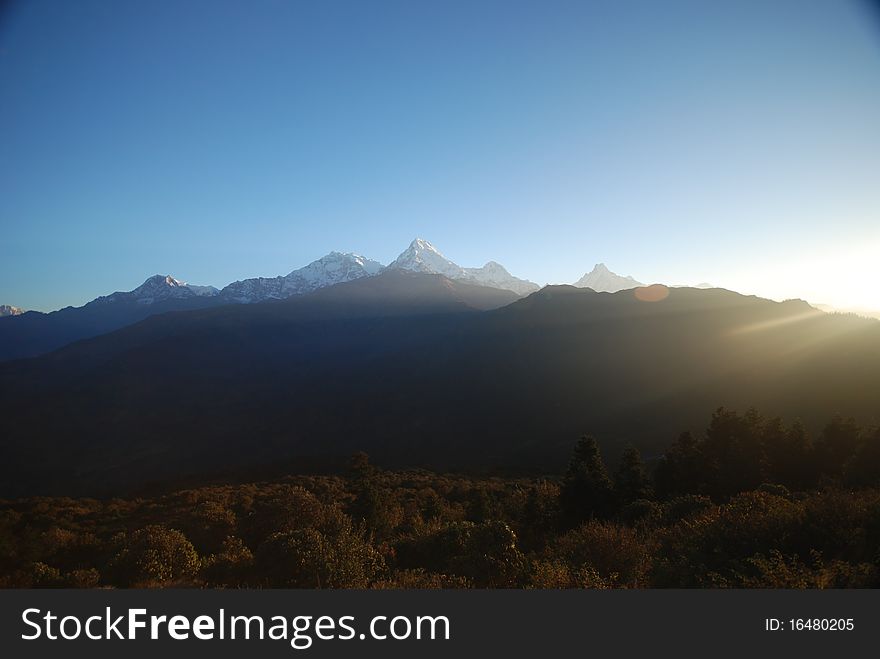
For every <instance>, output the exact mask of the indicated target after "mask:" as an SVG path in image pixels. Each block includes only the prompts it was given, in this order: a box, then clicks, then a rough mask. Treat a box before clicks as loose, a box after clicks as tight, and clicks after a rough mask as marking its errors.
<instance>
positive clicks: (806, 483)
mask: <svg viewBox="0 0 880 659" xmlns="http://www.w3.org/2000/svg"><path fill="white" fill-rule="evenodd" d="M0 587H4V588H32V587H33V588H53V587H56V588H57V587H62V588H103V587H109V588H129V587H139V588H163V587H187V588H357V589H363V588H380V589H382V588H384V589H387V588H599V589H604V588H872V587H873V588H876V587H880V429H878V428H870V429H865V428H860V427H859V426H858V425H857V424H856V422H855V421H854V420H853V419H849V418H843V417H835V418H833V419H831V420H830V421H829V422H828V423H827V424H826V425H825V427H824V429H823V430H822V431H821V432H820V433H818V434H816V436H815V437H811V436H810V435H809V433H808V432H807V431H806V430H805V428H804V426H803V425H802V424H800V423H799V422H797V421H795V422H792V423H786V422H784V421H782V420H781V419H779V418H773V417H767V416H764V415H762V414H760V413H759V412H758V411H756V410H748V411H746V412H742V413H740V412H736V411H733V410H729V409H724V408H719V409H718V410H716V411H715V412H714V413H713V414H712V415H711V419H710V421H709V423H708V426H707V428H706V429H705V432H704V433H703V434H701V435H692V434H690V433H683V434H681V435H680V436H679V437H677V438H675V439H674V441H672V442H671V444H670V445H669V447H668V448H667V450H666V451H665V452H664V453H662V455H657V456H648V457H646V458H643V457H642V456H641V455H640V454H639V452H638V451H637V450H635V449H633V448H629V449H627V450H626V451H624V452H623V455H622V457H621V459H620V460H619V461H617V463H616V464H614V465H606V463H605V461H604V460H603V457H602V453H601V451H600V443H599V442H598V441H597V439H596V438H593V437H590V436H584V437H582V438H581V439H580V440H579V441H578V442H577V443H576V445H575V446H574V449H573V451H572V454H571V458H570V462H569V465H568V467H567V469H566V470H565V472H564V473H561V474H555V475H551V474H548V475H546V476H544V477H542V478H524V477H514V476H510V477H502V476H492V477H488V476H483V475H475V474H464V473H435V472H431V471H427V470H384V469H381V468H379V467H377V466H375V465H373V464H371V462H370V459H369V457H368V456H367V455H366V454H364V453H357V454H355V455H353V456H352V458H351V461H350V464H349V466H348V469H347V471H346V472H345V473H340V474H328V475H320V476H318V475H291V476H287V477H284V478H281V479H276V480H274V481H271V482H255V483H232V484H223V485H217V484H206V485H204V486H200V487H193V488H189V489H185V490H180V491H174V492H169V493H165V494H161V495H156V496H151V497H142V498H125V499H122V498H113V499H103V500H99V499H90V498H67V497H29V498H20V499H9V500H3V501H0Z"/></svg>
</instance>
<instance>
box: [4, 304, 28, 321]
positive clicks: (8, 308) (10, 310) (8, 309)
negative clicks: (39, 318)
mask: <svg viewBox="0 0 880 659" xmlns="http://www.w3.org/2000/svg"><path fill="white" fill-rule="evenodd" d="M23 313H24V309H19V308H18V307H13V306H12V305H9V304H0V318H4V317H5V316H20V315H21V314H23Z"/></svg>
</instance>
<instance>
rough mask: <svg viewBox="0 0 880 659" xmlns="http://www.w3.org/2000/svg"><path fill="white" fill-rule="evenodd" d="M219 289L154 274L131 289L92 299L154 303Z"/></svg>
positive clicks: (199, 294)
mask: <svg viewBox="0 0 880 659" xmlns="http://www.w3.org/2000/svg"><path fill="white" fill-rule="evenodd" d="M217 293H218V291H217V289H216V288H214V287H213V286H193V285H192V284H187V283H186V282H185V281H181V280H180V279H176V278H175V277H172V276H171V275H153V276H152V277H147V279H146V280H145V281H144V283H143V284H141V285H140V286H138V287H137V288H135V289H134V290H131V291H116V292H115V293H111V294H110V295H105V296H103V297H99V298H97V299H95V300H92V302H90V303H89V304H93V303H96V302H100V303H107V302H136V303H137V304H153V303H154V302H161V301H163V300H170V299H182V298H191V297H213V296H214V295H217Z"/></svg>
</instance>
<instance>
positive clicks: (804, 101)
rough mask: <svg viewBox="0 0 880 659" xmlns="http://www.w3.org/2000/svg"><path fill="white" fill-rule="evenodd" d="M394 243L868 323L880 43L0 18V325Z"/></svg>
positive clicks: (504, 25) (239, 14) (18, 13)
mask: <svg viewBox="0 0 880 659" xmlns="http://www.w3.org/2000/svg"><path fill="white" fill-rule="evenodd" d="M415 236H420V237H424V238H427V239H428V240H430V241H432V242H433V243H434V244H435V245H437V246H438V247H439V248H440V249H441V250H442V251H444V253H445V254H446V255H447V256H448V257H450V258H452V259H453V260H455V261H457V262H458V263H460V264H461V265H465V266H474V265H481V264H483V263H484V262H485V261H487V260H489V259H494V260H497V261H499V262H501V263H503V264H505V265H506V266H507V267H508V269H509V270H511V272H513V273H514V274H516V275H518V276H521V277H526V278H529V279H532V280H534V281H537V282H539V283H547V282H551V283H553V282H571V281H573V280H575V279H577V278H578V277H580V276H581V275H582V274H583V273H584V271H586V270H589V269H590V268H591V267H592V266H593V264H594V263H595V262H597V261H604V262H606V263H607V264H608V265H609V267H611V268H612V269H613V270H615V271H617V272H621V273H623V274H631V275H633V276H635V277H636V278H638V279H640V280H642V281H647V282H651V281H664V282H668V283H673V284H678V283H697V282H702V281H709V282H712V283H714V284H717V285H724V286H727V287H731V288H736V289H739V290H744V291H745V292H750V293H751V292H755V293H759V294H763V295H767V296H771V297H794V296H798V297H804V298H808V299H812V300H814V301H817V302H831V303H836V304H840V305H861V306H874V307H875V308H880V292H878V291H880V265H878V263H880V18H878V16H877V15H875V14H872V13H871V12H870V11H869V8H868V5H867V4H861V3H859V2H856V1H853V2H847V1H846V0H816V1H809V0H754V1H746V0H738V1H737V2H706V1H704V0H697V1H694V2H676V1H674V0H667V1H664V2H657V1H654V0H646V1H644V2H635V1H629V0H622V1H621V0H608V1H607V2H587V1H586V0H578V1H570V2H567V1H555V0H535V1H532V2H517V1H512V0H499V1H497V2H489V1H484V0H460V1H452V0H450V1H442V2H441V1H439V0H436V1H432V2H427V1H420V0H401V1H400V2H382V1H379V0H373V1H370V2H360V1H351V2H335V1H332V0H331V1H328V0H321V1H316V2H286V1H281V0H276V1H269V0H263V1H260V0H251V1H248V2H245V1H243V0H242V1H240V2H226V1H220V0H210V1H204V2H200V1H192V0H189V1H185V2H179V1H171V0H166V1H161V0H145V1H143V2H132V1H123V0H105V1H101V2H96V1H88V0H77V1H76V2H69V1H65V0H56V1H51V2H50V1H44V0H28V1H27V2H24V3H20V4H17V5H16V4H13V5H12V7H11V9H7V10H5V12H4V13H3V14H2V16H0V238H2V249H0V303H7V304H14V305H18V306H23V307H26V308H31V309H42V310H48V309H53V308H58V307H61V306H64V305H67V304H81V303H83V302H85V301H87V300H89V299H91V298H93V297H95V296H97V295H99V294H105V293H108V292H111V291H114V290H120V289H121V290H128V289H131V288H133V287H135V286H136V285H138V284H139V283H141V282H142V281H143V280H144V279H145V278H146V277H147V276H148V275H151V274H154V273H163V274H165V273H170V274H173V275H175V276H177V277H178V278H181V279H184V280H186V281H190V282H192V283H197V284H213V285H216V286H223V285H224V284H226V283H228V282H230V281H233V280H236V279H241V278H245V277H251V276H257V275H265V276H274V275H278V274H286V273H287V272H289V271H290V270H292V269H293V268H295V267H299V266H302V265H304V264H306V263H308V262H309V261H311V260H313V259H315V258H317V257H320V256H321V255H323V254H325V253H326V252H328V251H330V250H333V249H337V250H343V251H356V252H359V253H362V254H365V255H367V256H369V257H371V258H375V259H377V260H380V261H382V262H388V261H390V260H391V259H393V258H394V257H395V256H396V255H397V253H399V252H400V251H402V250H403V249H404V248H405V247H406V245H407V244H408V243H409V241H410V240H411V239H412V238H414V237H415ZM871 278H873V282H876V283H875V284H870V285H869V284H866V281H871ZM841 291H842V292H841ZM834 296H837V297H834ZM832 298H833V299H832Z"/></svg>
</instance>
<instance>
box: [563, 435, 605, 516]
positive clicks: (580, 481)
mask: <svg viewBox="0 0 880 659" xmlns="http://www.w3.org/2000/svg"><path fill="white" fill-rule="evenodd" d="M612 498H613V487H612V484H611V479H610V478H609V477H608V471H607V470H606V469H605V463H604V462H603V461H602V456H601V454H600V452H599V444H598V443H597V442H596V440H595V439H594V438H593V437H586V436H584V437H582V438H581V439H580V441H578V443H577V444H576V445H575V447H574V452H573V453H572V457H571V461H570V462H569V464H568V470H567V471H566V473H565V477H564V478H563V481H562V489H561V491H560V498H559V503H560V507H561V508H562V512H563V514H564V515H565V518H566V520H567V521H568V523H569V524H571V525H576V524H579V523H580V522H583V521H584V520H587V519H590V518H592V517H604V516H606V515H608V513H609V512H610V508H611V503H612Z"/></svg>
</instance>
